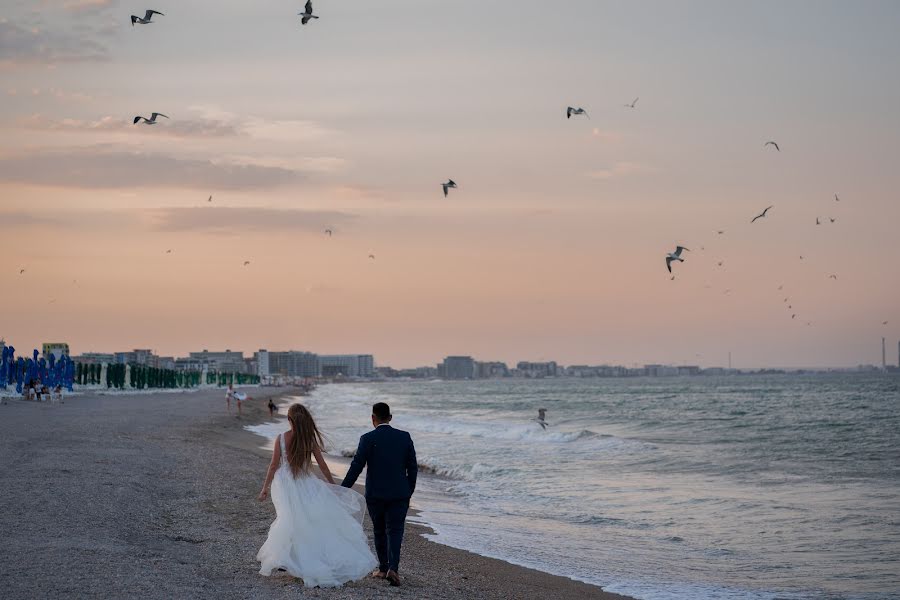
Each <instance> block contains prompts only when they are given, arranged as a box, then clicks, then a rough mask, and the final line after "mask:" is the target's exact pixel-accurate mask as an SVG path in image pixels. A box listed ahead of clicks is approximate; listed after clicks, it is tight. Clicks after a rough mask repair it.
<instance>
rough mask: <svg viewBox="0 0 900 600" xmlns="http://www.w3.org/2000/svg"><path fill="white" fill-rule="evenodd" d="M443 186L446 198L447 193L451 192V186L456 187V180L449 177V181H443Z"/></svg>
mask: <svg viewBox="0 0 900 600" xmlns="http://www.w3.org/2000/svg"><path fill="white" fill-rule="evenodd" d="M441 187H442V188H444V198H446V197H447V194H448V193H450V188H453V189H454V190H455V189H456V182H455V181H453V180H452V179H448V180H447V183H442V184H441Z"/></svg>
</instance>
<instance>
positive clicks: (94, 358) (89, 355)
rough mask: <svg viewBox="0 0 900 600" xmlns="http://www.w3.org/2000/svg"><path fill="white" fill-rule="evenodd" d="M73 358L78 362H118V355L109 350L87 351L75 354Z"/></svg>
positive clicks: (102, 363) (106, 363)
mask: <svg viewBox="0 0 900 600" xmlns="http://www.w3.org/2000/svg"><path fill="white" fill-rule="evenodd" d="M72 360H73V361H74V362H77V363H86V364H92V363H93V364H99V365H109V364H112V363H114V362H116V355H115V354H111V353H108V352H85V353H83V354H80V355H78V356H73V357H72Z"/></svg>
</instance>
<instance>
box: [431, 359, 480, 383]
mask: <svg viewBox="0 0 900 600" xmlns="http://www.w3.org/2000/svg"><path fill="white" fill-rule="evenodd" d="M439 369H440V371H441V373H442V375H441V376H442V377H445V378H447V379H474V378H475V360H473V359H472V357H471V356H448V357H447V358H445V359H444V362H443V363H441V365H440V367H439Z"/></svg>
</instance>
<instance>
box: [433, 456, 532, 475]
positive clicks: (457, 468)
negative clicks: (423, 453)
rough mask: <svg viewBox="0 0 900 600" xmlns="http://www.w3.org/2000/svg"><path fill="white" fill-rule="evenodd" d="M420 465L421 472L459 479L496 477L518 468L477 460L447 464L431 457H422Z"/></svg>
mask: <svg viewBox="0 0 900 600" xmlns="http://www.w3.org/2000/svg"><path fill="white" fill-rule="evenodd" d="M418 465H419V471H420V472H423V473H428V474H429V475H435V476H437V477H444V478H446V479H454V480H458V481H474V480H477V479H494V478H497V477H500V476H502V475H506V474H509V473H511V472H513V471H515V470H516V469H510V468H506V467H494V466H491V465H486V464H484V463H480V462H476V463H474V464H471V465H466V464H463V465H447V464H445V463H443V462H441V461H438V460H435V459H432V458H429V457H425V458H421V457H420V458H419V460H418Z"/></svg>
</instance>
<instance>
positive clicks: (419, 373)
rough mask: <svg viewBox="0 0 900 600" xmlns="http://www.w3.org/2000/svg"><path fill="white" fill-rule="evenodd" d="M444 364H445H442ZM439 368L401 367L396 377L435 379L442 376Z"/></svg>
mask: <svg viewBox="0 0 900 600" xmlns="http://www.w3.org/2000/svg"><path fill="white" fill-rule="evenodd" d="M442 366H443V365H442ZM438 371H439V370H438V369H436V368H434V367H416V368H414V369H400V370H399V371H396V373H397V375H396V377H409V378H411V379H434V378H436V377H441V375H440V374H439V373H438Z"/></svg>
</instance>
